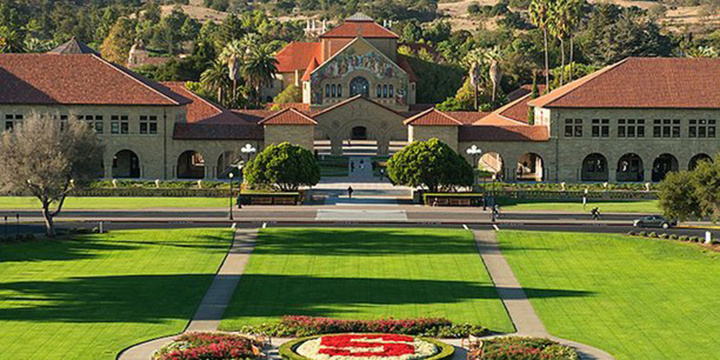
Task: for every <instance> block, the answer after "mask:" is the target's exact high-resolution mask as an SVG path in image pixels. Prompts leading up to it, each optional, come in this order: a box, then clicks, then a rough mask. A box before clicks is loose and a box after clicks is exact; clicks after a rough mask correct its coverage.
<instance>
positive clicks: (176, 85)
mask: <svg viewBox="0 0 720 360" xmlns="http://www.w3.org/2000/svg"><path fill="white" fill-rule="evenodd" d="M161 84H162V85H164V86H166V87H167V88H168V89H170V90H172V91H173V92H174V93H177V94H180V95H182V96H183V97H185V98H188V99H190V100H192V102H191V103H190V104H188V106H187V122H188V123H200V122H202V123H210V122H211V123H229V124H236V123H245V121H244V120H243V119H241V118H240V117H238V116H237V115H235V114H233V113H232V112H231V111H230V110H228V109H226V108H224V107H222V106H220V105H218V104H215V103H213V102H211V101H210V100H207V99H204V98H203V97H201V96H199V95H197V94H195V93H193V92H192V91H190V90H188V89H187V88H186V87H185V83H184V82H182V81H168V82H162V83H161Z"/></svg>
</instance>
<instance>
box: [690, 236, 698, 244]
mask: <svg viewBox="0 0 720 360" xmlns="http://www.w3.org/2000/svg"><path fill="white" fill-rule="evenodd" d="M690 241H692V242H694V243H696V242H700V237H699V236H691V237H690Z"/></svg>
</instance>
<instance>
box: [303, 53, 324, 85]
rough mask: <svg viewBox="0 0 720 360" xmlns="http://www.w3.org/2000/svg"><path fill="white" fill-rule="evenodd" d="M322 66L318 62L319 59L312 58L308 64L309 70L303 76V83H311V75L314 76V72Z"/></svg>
mask: <svg viewBox="0 0 720 360" xmlns="http://www.w3.org/2000/svg"><path fill="white" fill-rule="evenodd" d="M318 66H320V64H319V63H318V61H317V58H312V60H310V64H308V66H307V69H305V73H304V74H303V76H302V79H301V80H302V81H310V74H312V72H313V70H315V69H317V68H318Z"/></svg>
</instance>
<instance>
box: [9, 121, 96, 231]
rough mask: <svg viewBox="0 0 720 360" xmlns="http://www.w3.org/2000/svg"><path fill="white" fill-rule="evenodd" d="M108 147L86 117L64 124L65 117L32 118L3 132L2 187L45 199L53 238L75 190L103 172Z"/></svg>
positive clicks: (43, 204) (45, 216) (44, 204)
mask: <svg viewBox="0 0 720 360" xmlns="http://www.w3.org/2000/svg"><path fill="white" fill-rule="evenodd" d="M102 152H103V150H102V148H101V146H100V143H99V140H98V138H97V135H96V134H95V131H94V130H92V129H91V128H90V127H89V126H88V125H87V124H86V123H84V122H82V121H77V120H72V119H71V120H70V121H68V122H67V124H66V125H65V127H64V128H63V127H62V126H61V124H60V122H59V121H52V120H47V119H40V118H39V117H38V116H34V117H29V118H27V119H26V120H24V123H23V126H20V127H17V128H16V129H15V130H12V131H6V132H4V133H3V135H2V141H1V142H0V153H2V154H3V156H2V157H0V188H1V189H2V191H4V192H9V193H29V194H31V195H32V196H34V197H36V198H37V199H38V200H40V204H41V205H42V216H43V218H44V219H45V226H46V231H47V235H48V237H53V236H54V235H55V224H54V221H53V219H54V218H55V216H57V215H58V213H60V211H61V210H62V207H63V204H64V203H65V199H66V198H67V197H68V196H69V195H70V194H71V193H72V191H73V190H76V189H79V188H82V187H84V186H86V185H87V184H88V183H89V182H90V181H92V180H93V179H95V178H96V177H97V175H98V172H99V170H100V169H101V163H102V159H101V154H102ZM52 206H55V210H53V209H51V207H52Z"/></svg>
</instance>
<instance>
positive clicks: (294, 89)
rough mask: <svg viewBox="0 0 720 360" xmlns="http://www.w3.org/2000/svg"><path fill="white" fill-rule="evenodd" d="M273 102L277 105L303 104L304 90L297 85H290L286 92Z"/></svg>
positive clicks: (278, 95)
mask: <svg viewBox="0 0 720 360" xmlns="http://www.w3.org/2000/svg"><path fill="white" fill-rule="evenodd" d="M273 102H274V103H275V104H288V103H296V102H302V88H300V87H299V86H295V84H290V85H288V86H287V87H286V88H285V90H283V91H282V92H281V93H279V94H277V96H275V98H274V99H273Z"/></svg>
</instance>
